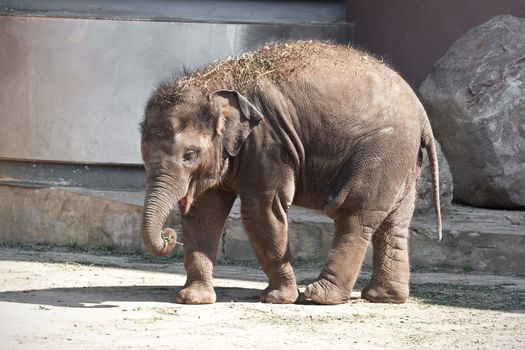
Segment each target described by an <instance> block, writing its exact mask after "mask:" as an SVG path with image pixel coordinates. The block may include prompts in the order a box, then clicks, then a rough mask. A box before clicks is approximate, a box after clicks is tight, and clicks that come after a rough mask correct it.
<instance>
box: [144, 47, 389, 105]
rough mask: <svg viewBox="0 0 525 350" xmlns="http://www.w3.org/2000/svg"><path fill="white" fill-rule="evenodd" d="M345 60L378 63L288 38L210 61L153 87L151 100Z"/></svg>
mask: <svg viewBox="0 0 525 350" xmlns="http://www.w3.org/2000/svg"><path fill="white" fill-rule="evenodd" d="M320 58H325V59H327V60H325V61H324V62H325V63H326V62H331V63H332V64H333V65H334V66H335V65H337V64H338V63H340V62H347V63H348V62H349V61H348V60H349V59H351V58H356V59H357V60H358V61H357V65H358V66H361V67H356V69H358V70H361V69H368V67H367V66H369V65H370V64H380V65H381V64H382V62H381V61H379V60H377V59H375V58H374V57H373V56H371V55H369V54H367V53H364V52H360V51H358V50H355V49H353V48H350V47H345V46H339V45H335V44H329V43H321V42H316V41H290V42H284V43H279V44H273V45H267V46H264V47H261V48H259V49H257V50H255V51H249V52H245V53H243V54H241V55H239V56H233V57H228V58H226V59H223V60H217V61H214V62H213V63H212V64H211V65H209V66H207V67H204V68H202V69H199V70H196V71H194V72H192V73H189V74H186V75H185V76H183V77H181V78H179V79H176V80H172V81H169V82H166V83H163V84H161V85H160V86H159V87H157V89H156V91H155V93H154V95H153V99H152V102H154V103H156V104H160V105H172V104H175V103H177V102H179V101H181V100H182V98H183V96H184V94H185V92H188V91H189V90H192V91H193V90H197V91H200V92H201V93H202V95H204V96H206V95H208V94H210V93H211V92H213V91H215V90H218V89H227V90H237V91H239V92H240V93H242V94H246V93H247V92H248V91H250V90H251V89H253V88H254V87H255V86H257V85H258V84H259V83H260V81H261V80H262V79H263V78H264V79H267V80H270V81H273V82H274V83H277V82H282V81H287V80H289V79H290V78H291V77H293V76H294V74H296V73H298V72H300V71H302V70H303V69H305V68H307V67H310V66H312V65H313V64H314V62H320ZM353 64H354V65H355V64H356V61H354V63H353Z"/></svg>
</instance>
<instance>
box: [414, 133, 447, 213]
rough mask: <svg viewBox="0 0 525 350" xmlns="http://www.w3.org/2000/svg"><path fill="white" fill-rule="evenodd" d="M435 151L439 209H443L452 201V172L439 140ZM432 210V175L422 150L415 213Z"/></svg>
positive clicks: (426, 157)
mask: <svg viewBox="0 0 525 350" xmlns="http://www.w3.org/2000/svg"><path fill="white" fill-rule="evenodd" d="M436 151H437V156H438V163H439V194H440V202H441V210H442V211H443V210H445V209H446V208H448V207H449V206H450V204H451V203H452V195H453V184H452V174H451V173H450V167H449V165H448V162H447V160H446V159H445V156H444V155H443V152H442V151H441V146H440V145H439V142H437V141H436ZM433 210H434V196H433V195H432V177H431V174H430V166H429V163H428V155H427V152H423V164H422V167H421V177H420V178H419V186H418V196H417V199H416V209H415V211H416V213H425V212H428V211H433Z"/></svg>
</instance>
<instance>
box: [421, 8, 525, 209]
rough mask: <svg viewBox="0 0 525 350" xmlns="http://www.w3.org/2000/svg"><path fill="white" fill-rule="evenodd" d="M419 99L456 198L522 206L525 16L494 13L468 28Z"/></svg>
mask: <svg viewBox="0 0 525 350" xmlns="http://www.w3.org/2000/svg"><path fill="white" fill-rule="evenodd" d="M420 95H421V99H422V102H423V104H424V105H425V107H426V109H427V112H428V114H429V117H430V120H431V122H432V127H433V129H434V132H435V134H436V137H437V139H438V140H439V141H440V143H441V146H442V147H443V152H444V154H445V156H446V157H447V160H448V162H449V164H450V168H451V171H452V175H453V178H454V196H455V199H458V200H461V201H464V202H466V203H468V204H470V205H474V206H481V207H496V208H516V207H523V206H525V19H520V18H516V17H512V16H498V17H495V18H493V19H491V20H490V21H488V22H486V23H484V24H482V25H480V26H479V27H476V28H474V29H472V30H471V31H469V32H468V33H467V34H465V35H464V36H463V37H462V38H460V39H459V40H458V41H456V42H455V43H454V44H453V45H452V46H451V48H450V49H449V51H448V52H447V53H446V55H445V56H443V57H442V58H441V59H440V60H439V61H438V62H437V63H436V64H435V65H434V67H433V69H432V71H431V73H430V75H429V76H428V77H427V79H426V80H425V81H424V82H423V84H422V85H421V88H420Z"/></svg>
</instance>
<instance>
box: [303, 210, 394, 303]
mask: <svg viewBox="0 0 525 350" xmlns="http://www.w3.org/2000/svg"><path fill="white" fill-rule="evenodd" d="M370 214H372V215H370V216H371V217H370V218H368V219H366V220H367V221H363V218H362V217H360V216H350V217H344V216H343V217H340V218H336V219H335V235H334V240H333V242H332V247H331V249H330V251H329V252H328V258H327V261H326V263H325V265H324V268H323V270H322V271H321V274H320V276H319V278H318V279H317V281H315V282H313V283H312V284H310V285H309V286H307V287H306V290H305V292H304V296H305V298H306V299H309V300H311V301H313V302H316V303H319V304H341V303H345V302H346V301H348V300H349V299H350V294H351V292H352V288H353V286H354V283H355V281H356V279H357V276H358V274H359V270H360V268H361V265H362V263H363V259H364V256H365V253H366V248H367V246H368V242H369V241H370V238H371V237H372V233H373V232H374V231H375V228H376V227H378V226H379V224H380V223H381V221H382V219H383V218H384V217H385V216H386V212H381V211H377V212H371V213H370ZM372 216H373V218H372Z"/></svg>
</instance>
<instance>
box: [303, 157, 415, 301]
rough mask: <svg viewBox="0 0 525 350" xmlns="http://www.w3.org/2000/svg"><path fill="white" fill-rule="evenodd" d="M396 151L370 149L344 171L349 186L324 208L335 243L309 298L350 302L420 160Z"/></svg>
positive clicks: (345, 185)
mask: <svg viewBox="0 0 525 350" xmlns="http://www.w3.org/2000/svg"><path fill="white" fill-rule="evenodd" d="M398 149H399V148H398ZM384 150H390V151H389V152H387V151H384ZM395 150H396V149H391V148H387V147H384V148H381V147H379V148H377V149H371V150H370V149H365V150H364V151H363V152H362V153H358V154H356V156H355V157H354V158H353V159H352V161H351V162H349V168H348V169H343V170H346V171H345V173H346V174H347V175H346V178H347V179H348V182H347V183H345V184H344V185H343V186H342V188H341V190H339V192H338V194H337V196H335V197H334V198H335V200H333V201H332V202H330V203H328V205H326V206H325V212H327V214H328V215H329V216H330V217H332V218H333V219H334V223H335V235H334V240H333V242H332V247H331V248H330V251H329V252H328V258H327V261H326V263H325V265H324V268H323V270H322V272H321V275H320V276H319V278H318V280H317V281H316V282H314V283H312V284H311V285H309V286H308V287H307V288H306V290H305V293H304V294H305V297H306V298H307V299H310V300H312V301H314V302H317V303H320V304H339V303H343V302H346V301H347V300H348V299H349V298H350V293H351V291H352V288H353V286H354V283H355V281H356V279H357V276H358V274H359V270H360V268H361V265H362V262H363V259H364V256H365V253H366V248H367V246H368V243H369V241H370V240H371V238H372V236H373V235H374V233H375V232H376V231H377V230H378V229H379V227H380V226H381V225H382V223H383V222H384V221H385V219H386V218H387V217H388V215H389V213H390V211H391V210H392V207H394V206H395V204H396V201H397V199H398V196H399V194H400V193H403V192H405V191H404V189H405V181H406V179H407V178H408V177H410V173H407V169H411V164H412V163H413V158H415V156H413V157H412V155H411V154H410V152H409V151H407V152H405V153H403V152H399V151H395ZM372 160H373V161H372Z"/></svg>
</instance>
